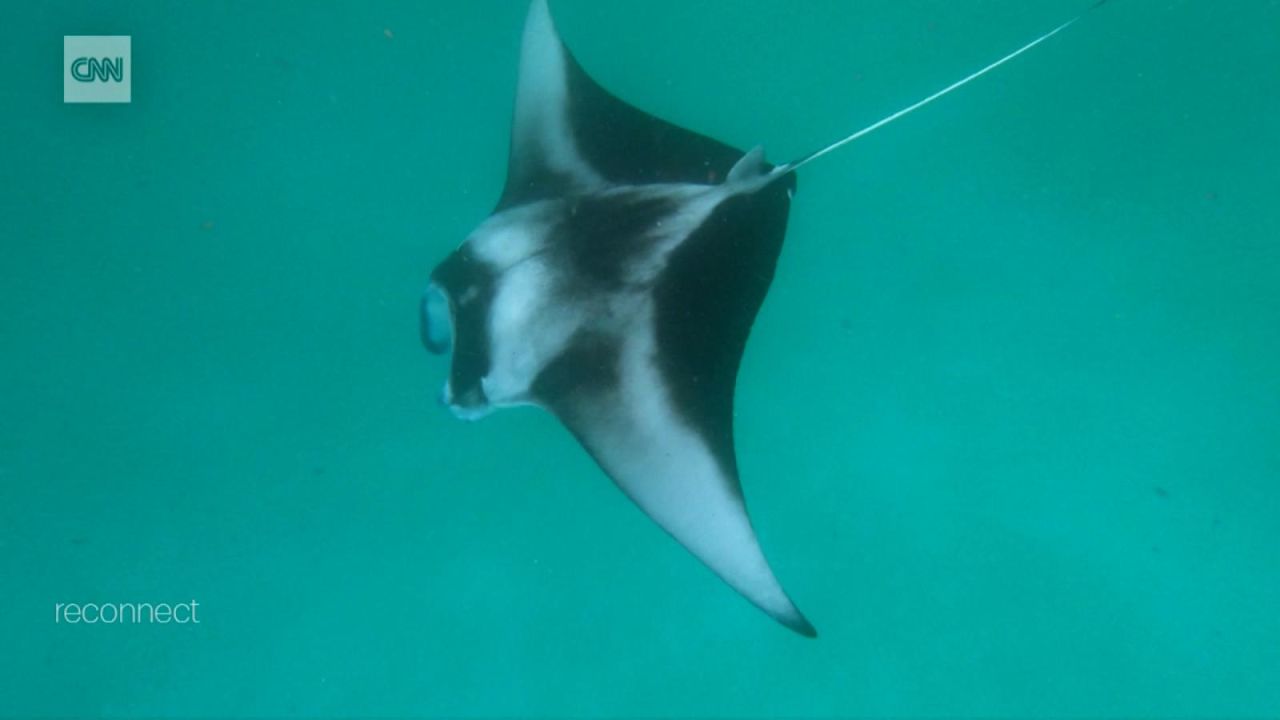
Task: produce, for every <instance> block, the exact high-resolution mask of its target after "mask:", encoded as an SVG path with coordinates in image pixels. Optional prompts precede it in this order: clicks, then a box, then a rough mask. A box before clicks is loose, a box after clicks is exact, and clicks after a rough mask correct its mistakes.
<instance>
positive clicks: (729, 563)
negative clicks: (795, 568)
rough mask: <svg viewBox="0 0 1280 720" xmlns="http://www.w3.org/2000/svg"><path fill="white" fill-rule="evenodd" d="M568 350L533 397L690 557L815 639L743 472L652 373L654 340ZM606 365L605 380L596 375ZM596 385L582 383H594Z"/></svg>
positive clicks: (629, 340) (634, 338) (643, 338)
mask: <svg viewBox="0 0 1280 720" xmlns="http://www.w3.org/2000/svg"><path fill="white" fill-rule="evenodd" d="M621 342H622V344H621V345H618V346H611V347H606V348H605V349H603V350H602V349H600V348H597V349H595V350H592V351H580V352H577V353H574V352H570V353H568V354H567V355H566V356H565V359H564V360H562V364H561V366H560V367H558V368H555V369H553V370H552V371H551V373H550V374H551V375H553V376H558V377H549V378H544V379H543V381H542V383H541V384H540V386H539V387H538V388H536V390H537V391H538V393H539V394H540V395H541V396H542V398H543V404H545V405H546V406H547V407H548V408H549V409H551V410H552V411H553V412H554V413H555V414H556V415H557V416H558V417H559V418H560V420H561V422H563V423H564V424H565V426H566V427H568V428H569V430H570V431H571V432H573V434H574V435H575V436H576V437H577V438H578V440H579V441H580V442H581V443H582V445H583V446H584V447H585V448H586V449H587V451H588V452H590V453H591V455H592V457H594V458H595V459H596V462H598V463H599V464H600V466H601V467H602V468H603V469H604V470H605V472H606V473H607V474H608V475H609V476H610V477H611V478H612V479H613V481H614V482H615V483H616V484H617V485H618V487H619V488H620V489H621V490H622V491H623V492H624V493H625V494H626V495H627V496H628V497H629V498H631V500H632V501H633V502H635V503H636V505H638V506H640V508H641V509H642V510H643V511H644V512H645V513H646V514H647V515H648V516H649V517H650V518H652V519H653V520H654V521H655V522H657V523H658V525H660V526H661V527H662V528H663V529H664V530H666V531H667V532H668V533H669V534H670V535H671V536H672V537H674V538H675V539H676V540H677V541H679V542H680V544H681V545H684V547H685V548H687V549H688V550H689V552H691V553H693V555H694V556H696V557H697V558H698V559H699V560H701V561H702V562H703V563H705V564H706V565H707V566H708V567H709V568H711V569H712V570H713V571H714V572H715V573H716V574H717V575H719V576H720V577H721V578H722V579H723V580H724V581H725V582H726V583H728V584H729V585H730V586H731V587H733V588H734V589H735V590H737V591H738V592H739V593H741V594H742V595H743V596H744V597H745V598H746V599H748V600H750V601H751V602H752V603H753V604H755V605H756V606H757V607H759V608H760V609H761V610H763V611H764V612H766V613H767V614H769V615H770V616H771V617H773V618H774V619H776V620H777V621H778V622H780V623H782V624H783V625H785V626H787V627H788V628H790V629H792V630H794V631H795V632H797V633H799V634H801V635H804V636H807V637H816V636H817V631H816V630H815V629H814V627H813V625H811V624H810V623H809V621H808V620H806V619H805V617H804V616H803V615H802V614H801V613H800V611H799V610H798V609H797V608H796V606H795V605H794V604H793V603H792V602H791V600H790V598H788V597H787V594H786V593H785V592H784V591H783V589H782V586H781V585H780V584H779V583H778V580H777V579H776V578H775V577H774V574H773V571H772V570H771V569H770V568H769V563H768V562H767V561H766V560H765V557H764V553H763V552H762V550H761V549H760V543H759V541H758V540H757V539H756V534H755V531H754V530H753V529H752V526H751V520H750V518H749V517H748V515H747V509H746V505H745V503H744V501H743V497H742V491H741V488H740V486H739V484H738V478H737V475H736V471H735V470H733V469H732V468H730V467H726V463H725V461H724V460H722V459H721V458H720V457H718V456H717V454H716V453H715V452H713V451H712V448H711V446H710V445H709V444H708V441H707V438H706V437H704V436H703V434H702V433H700V432H699V431H698V429H696V428H695V427H693V426H692V425H691V424H690V423H689V421H688V420H687V419H686V418H685V417H683V416H682V413H681V411H680V410H679V409H678V408H677V407H676V406H675V404H674V398H673V397H672V396H671V395H670V393H669V392H667V391H666V389H665V380H664V379H663V377H662V373H661V371H660V370H659V368H657V367H655V366H654V365H653V358H654V353H653V349H654V338H653V336H652V335H648V336H645V335H641V336H632V337H630V338H627V339H626V340H623V341H621ZM603 364H607V365H609V366H611V368H612V369H610V370H609V371H608V372H603V373H601V372H599V368H600V367H601V366H602V365H603ZM587 368H592V369H594V370H595V372H594V375H595V378H596V381H595V382H583V381H582V379H583V378H586V377H590V376H592V374H593V372H592V371H590V370H587Z"/></svg>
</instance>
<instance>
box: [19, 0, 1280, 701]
mask: <svg viewBox="0 0 1280 720" xmlns="http://www.w3.org/2000/svg"><path fill="white" fill-rule="evenodd" d="M1086 4H1087V2H1084V1H1082V0H1041V1H1039V2H1034V3H1022V2H1012V1H1010V2H994V1H989V0H981V1H977V0H975V1H972V2H950V1H944V0H936V1H934V0H930V1H925V0H913V1H911V2H900V1H898V0H857V1H855V0H806V1H805V2H786V3H784V2H776V1H765V0H754V1H751V2H748V1H747V0H732V1H730V0H716V1H714V2H713V1H711V0H705V1H701V2H692V3H691V2H685V1H683V0H610V1H609V2H586V1H578V2H575V1H572V0H555V1H553V2H552V10H553V12H554V13H555V16H556V20H557V23H558V25H559V27H560V30H561V33H562V35H563V36H564V38H565V41H566V43H567V44H568V45H569V47H570V48H571V49H572V51H573V52H574V53H575V55H576V56H577V58H578V59H579V60H580V61H581V62H582V64H583V66H584V67H585V68H586V69H587V71H588V72H590V73H591V74H592V75H593V76H594V77H595V78H596V79H597V80H599V81H600V82H601V84H602V85H604V86H605V87H606V88H608V89H610V90H612V91H613V92H614V93H615V94H617V95H619V96H620V97H622V98H624V99H626V100H628V101H629V102H632V103H634V104H636V105H638V106H640V107H641V108H644V109H646V110H648V111H651V112H653V113H655V114H658V115H660V116H662V117H665V118H667V119H670V120H672V121H675V122H677V123H679V124H681V125H684V126H686V127H689V128H692V129H695V130H698V131H700V132H703V133H706V134H709V135H712V136H714V137H717V138H720V139H723V140H725V141H727V142H730V143H732V144H735V145H737V146H738V147H742V148H748V147H751V146H753V145H755V144H757V143H759V144H763V145H764V146H765V148H766V150H767V152H768V154H769V157H770V159H772V160H774V161H783V160H788V159H792V158H795V157H798V156H800V155H802V154H804V153H806V152H808V151H811V150H813V149H815V148H817V147H820V146H822V145H825V144H826V143H828V142H830V141H832V140H834V139H836V138H839V137H842V136H844V135H846V134H848V133H849V132H851V131H853V130H855V129H857V128H860V127H863V126H865V125H867V124H870V123H871V122H873V121H875V120H877V119H879V118H881V117H883V116H885V115H887V114H889V113H891V112H893V111H895V110H897V109H899V108H901V107H902V106H905V105H907V104H909V103H911V102H914V101H915V100H917V99H919V98H921V97H923V96H924V95H927V94H928V93H931V92H933V91H934V90H937V89H939V88H940V87H942V86H944V85H946V84H948V83H950V82H952V81H954V80H956V79H958V78H959V77H962V76H963V75H965V74H967V73H968V72H971V71H972V70H974V69H977V68H978V67H981V66H982V65H984V64H986V63H987V62H990V61H991V60H994V59H995V58H997V57H999V56H1000V55H1002V54H1004V53H1005V52H1008V51H1009V50H1012V49H1013V48H1016V47H1017V46H1019V45H1021V44H1022V43H1024V42H1027V41H1028V40H1030V39H1031V38H1033V37H1035V36H1037V35H1039V34H1040V33H1042V32H1044V31H1046V30H1048V29H1049V28H1051V27H1053V26H1054V25H1056V24H1058V23H1060V22H1062V21H1063V20H1065V19H1067V18H1069V17H1071V16H1072V15H1074V14H1076V13H1077V12H1078V11H1080V10H1081V8H1082V6H1083V5H1086ZM525 7H526V6H525V3H524V2H523V0H502V1H498V0H485V1H476V0H472V1H469V2H447V3H446V2H423V1H414V2H394V3H393V2H354V1H352V2H315V3H293V2H284V1H283V0H280V1H273V2H265V3H254V2H247V1H236V2H211V1H202V2H190V3H170V2H158V1H157V2H124V1H112V2H62V1H51V2H38V3H35V2H32V3H17V2H7V3H4V4H3V6H0V26H3V27H4V28H5V29H6V32H5V41H4V43H2V44H0V67H3V68H5V72H4V73H3V74H2V76H0V108H2V110H0V175H2V178H0V714H3V715H5V716H11V717H34V716H93V715H115V716H198V715H211V716H227V717H230V716H282V715H310V716H337V715H379V716H584V715H590V716H627V717H637V716H813V717H819V716H873V715H874V716H901V717H905V716H988V717H990V716H1033V715H1034V716H1059V717H1061V716H1133V715H1139V716H1188V717H1189V716H1199V717H1206V716H1277V715H1280V613H1278V612H1277V607H1280V481H1278V480H1280V477H1278V476H1280V373H1278V370H1280V243H1278V242H1277V240H1278V238H1280V209H1278V207H1280V205H1278V203H1277V190H1278V189H1280V145H1278V143H1277V139H1278V136H1280V130H1278V128H1280V126H1278V125H1277V120H1276V118H1277V117H1280V70H1278V68H1280V35H1278V34H1277V32H1276V30H1277V28H1280V3H1277V2H1274V1H1265V0H1242V1H1241V2H1234V3H1226V4H1224V3H1208V2H1195V1H1192V0H1180V1H1169V2H1164V1H1162V2H1156V1H1145V0H1125V1H1116V2H1111V3H1109V4H1107V5H1106V6H1104V7H1102V8H1100V9H1099V10H1098V11H1097V12H1094V13H1091V14H1090V15H1088V16H1087V17H1086V18H1085V20H1083V21H1082V22H1080V23H1078V24H1077V25H1075V26H1073V27H1072V28H1070V29H1069V30H1068V31H1066V32H1064V33H1062V34H1060V35H1058V36H1056V37H1054V38H1053V39H1052V40H1051V41H1049V42H1046V43H1045V44H1043V45H1042V46H1040V47H1037V48H1036V49H1035V50H1034V51H1032V52H1031V53H1028V54H1027V55H1025V56H1023V57H1020V58H1018V59H1017V60H1016V61H1015V62H1014V63H1011V64H1009V65H1007V66H1004V67H1002V68H1000V69H999V70H998V71H996V72H994V73H992V74H991V75H988V76H986V77H984V78H982V79H981V80H980V81H978V82H976V83H974V84H972V85H970V86H968V87H966V88H964V89H963V90H962V91H960V92H958V93H956V94H953V95H950V96H948V97H947V98H945V99H943V100H940V101H939V102H937V103H934V104H933V105H930V106H929V107H928V108H926V109H924V110H921V111H920V112H917V113H915V114H913V115H911V116H909V117H906V118H904V119H902V120H900V121H898V122H896V123H894V124H892V125H890V126H888V127H886V128H884V129H882V130H880V131H878V132H876V133H875V134H873V135H871V136H869V137H866V138H864V139H861V140H859V141H858V142H857V143H855V144H853V145H850V146H849V147H847V148H845V149H843V150H841V151H840V152H838V153H836V154H833V155H831V156H830V157H827V158H824V159H823V160H821V161H820V162H816V163H814V164H813V165H810V166H808V167H806V168H805V169H804V170H803V171H802V172H801V174H800V178H799V190H798V192H797V194H796V198H795V202H794V206H793V210H792V214H791V223H790V229H789V232H788V239H787V243H786V246H785V247H784V250H783V254H782V259H781V262H780V265H779V268H778V274H777V278H776V280H775V283H774V286H773V290H772V292H771V294H770V296H769V298H768V300H767V301H766V303H765V306H764V309H763V311H762V313H761V316H760V318H759V320H758V322H757V324H756V327H755V330H754V333H753V336H752V338H751V341H750V343H749V345H748V349H747V354H746V357H745V360H744V364H743V368H742V372H741V376H740V379H739V384H738V394H737V411H738V414H737V418H736V423H737V424H736V427H737V450H738V459H739V464H740V467H741V469H742V480H743V485H744V488H745V492H746V496H747V500H748V503H749V505H750V507H751V510H752V515H753V519H754V522H755V525H756V528H757V530H758V532H759V534H760V536H761V541H762V544H763V546H764V549H765V552H766V554H767V555H768V557H769V559H770V561H771V563H772V565H773V568H774V570H775V572H776V573H777V575H778V577H779V578H780V580H781V581H782V583H783V585H784V586H785V587H786V588H787V590H788V592H789V593H790V594H791V596H792V597H793V598H794V599H795V600H796V602H797V604H798V605H799V606H800V608H801V609H802V610H803V611H804V612H805V614H806V615H807V616H808V617H809V618H810V619H811V620H812V621H813V622H814V624H815V625H816V626H817V628H818V630H819V632H820V637H819V638H818V639H817V640H806V639H804V638H800V637H798V636H796V635H794V634H793V633H791V632H788V631H787V630H786V629H784V628H782V627H780V626H779V625H777V624H776V623H774V622H773V621H772V620H770V619H769V618H768V617H766V616H765V615H763V614H762V613H760V612H759V611H758V610H756V609H755V608H754V607H752V606H751V605H750V604H748V603H747V602H745V601H744V600H742V599H741V598H740V597H738V595H737V594H736V593H734V592H733V591H731V590H730V589H729V588H728V587H726V586H725V585H724V584H723V583H721V582H720V581H719V580H718V579H717V578H716V577H715V576H714V575H712V573H710V572H709V571H708V570H706V569H705V568H704V567H703V566H702V565H701V564H700V563H698V562H697V561H696V560H695V559H694V558H693V557H692V556H690V555H689V554H688V553H687V552H685V551H684V550H683V549H681V548H680V547H679V546H678V545H677V544H676V543H675V542H673V541H672V540H671V539H670V538H669V537H668V536H667V535H666V534H664V533H663V532H661V531H660V530H659V529H658V528H657V527H656V526H655V525H653V523H652V522H651V521H649V520H648V519H647V518H646V517H644V515H643V514H642V513H640V512H639V511H638V510H637V509H636V508H635V507H633V506H632V505H631V504H630V503H629V502H628V501H627V500H626V498H625V497H624V496H623V495H622V494H621V493H620V492H618V491H617V490H616V489H615V488H614V487H613V485H612V483H611V482H610V481H609V480H608V479H607V478H606V477H605V476H604V474H603V473H602V472H601V471H600V470H599V469H598V468H597V467H596V466H595V465H594V464H593V462H592V461H591V459H590V458H589V457H588V456H587V455H586V453H585V452H583V451H582V450H581V449H580V448H579V447H578V445H577V444H576V443H575V441H574V440H573V438H572V437H571V436H570V435H569V434H568V433H567V432H566V431H564V430H563V429H562V428H561V427H559V426H558V425H557V423H556V422H555V421H554V420H553V419H552V418H551V417H550V416H549V415H547V414H545V413H542V412H539V411H537V410H533V409H520V410H512V411H504V412H499V413H497V414H495V415H493V416H491V417H489V418H486V419H485V420H483V421H481V422H478V423H474V424H468V423H463V422H459V421H457V420H455V419H454V418H453V417H452V416H451V415H450V414H449V413H448V412H446V411H445V410H443V409H442V408H440V407H439V406H437V404H436V402H435V395H436V393H437V391H438V389H439V387H440V385H441V384H442V383H443V381H444V377H445V373H446V361H445V360H443V359H441V358H434V357H430V356H428V355H427V354H426V353H425V352H424V351H423V350H422V348H421V346H420V345H419V342H418V337H417V332H418V330H417V300H418V296H419V293H420V292H421V290H422V289H423V287H424V285H425V283H426V278H427V274H428V272H429V271H430V269H431V268H432V267H433V266H434V265H435V263H436V262H438V261H439V260H440V259H441V258H442V257H443V256H444V255H445V254H446V253H447V252H448V251H449V250H451V249H452V248H453V247H454V246H456V245H457V243H458V242H459V241H460V240H461V239H462V238H463V237H464V236H465V234H466V233H467V232H468V231H470V230H471V228H472V227H474V225H475V224H476V223H477V222H479V221H480V220H481V219H483V218H484V217H485V216H486V215H487V214H488V212H489V211H490V210H491V209H492V207H493V204H494V203H495V201H496V199H497V197H498V194H499V191H500V189H501V185H502V182H503V179H504V175H505V163H506V153H507V133H508V124H509V119H510V112H511V104H512V98H513V87H514V79H515V71H516V59H517V52H518V45H519V36H520V29H521V26H522V23H523V19H524V13H525ZM74 34H89V35H98V34H104V35H105V34H127V35H131V36H132V43H133V45H132V62H133V73H134V75H133V102H132V103H131V104H128V105H68V104H63V102H62V98H61V87H60V86H61V75H60V72H61V71H60V62H61V53H62V36H63V35H74ZM191 599H194V600H197V601H198V602H199V603H200V605H199V607H200V613H201V618H200V619H201V622H200V624H198V625H183V626H177V625H111V626H106V625H97V626H87V625H83V624H81V625H68V624H65V623H55V622H54V605H55V603H59V602H128V601H134V602H143V601H149V602H186V601H188V600H191Z"/></svg>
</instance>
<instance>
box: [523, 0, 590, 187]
mask: <svg viewBox="0 0 1280 720" xmlns="http://www.w3.org/2000/svg"><path fill="white" fill-rule="evenodd" d="M573 70H576V68H574V67H573V59H572V58H571V57H570V56H569V53H568V51H567V50H566V49H565V47H564V43H562V42H561V41H560V34H559V33H558V32H557V31H556V26H555V23H554V22H553V21H552V19H551V11H550V10H549V9H548V8H547V3H546V0H534V1H533V2H532V3H530V5H529V14H528V16H527V18H526V20H525V25H524V40H523V42H522V44H521V47H520V77H519V81H518V85H517V87H516V107H515V118H514V121H513V124H512V127H511V156H510V159H509V161H508V163H509V164H508V168H507V186H506V189H505V190H504V192H503V197H502V201H501V202H500V203H499V206H500V207H502V206H509V205H514V204H518V203H519V202H520V201H524V200H530V199H537V198H539V197H550V196H555V195H564V194H567V193H572V192H581V191H584V190H589V189H592V188H596V187H600V186H602V185H604V180H603V179H602V178H601V177H600V174H599V173H598V172H596V170H595V169H593V168H592V167H591V166H590V165H589V164H588V163H587V161H586V160H585V159H584V158H583V156H582V153H581V152H580V150H579V148H578V145H577V142H576V140H575V138H574V127H573V122H572V120H571V118H570V112H571V111H570V103H571V97H570V73H571V72H572V71H573Z"/></svg>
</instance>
